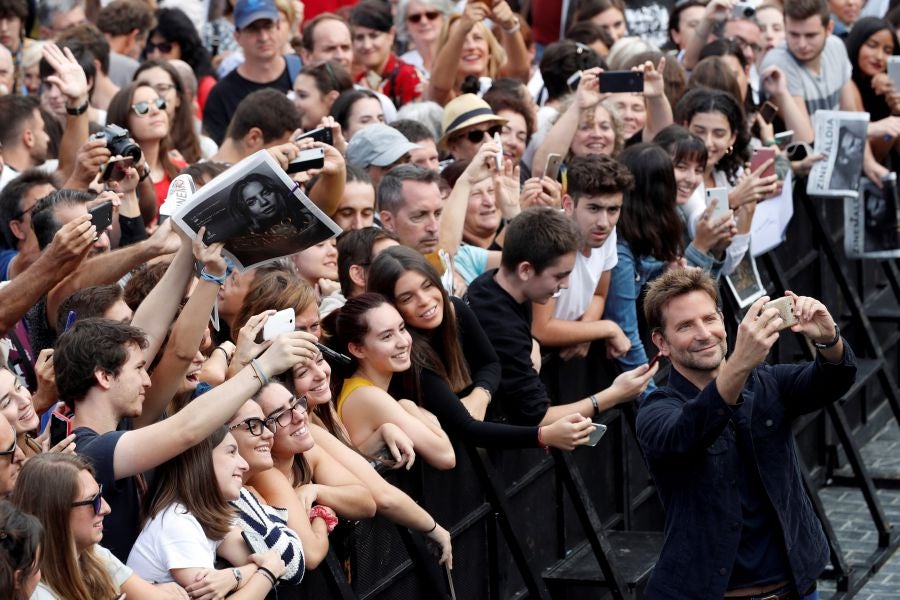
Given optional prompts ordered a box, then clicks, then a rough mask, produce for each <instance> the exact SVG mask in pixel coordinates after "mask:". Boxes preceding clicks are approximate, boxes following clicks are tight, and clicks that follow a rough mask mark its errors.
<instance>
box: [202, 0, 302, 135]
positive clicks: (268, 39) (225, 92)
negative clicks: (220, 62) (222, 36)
mask: <svg viewBox="0 0 900 600" xmlns="http://www.w3.org/2000/svg"><path fill="white" fill-rule="evenodd" d="M280 18H281V17H280V14H279V12H278V8H277V7H276V6H275V3H274V2H273V1H272V0H239V1H238V3H237V4H236V5H235V7H234V27H235V31H234V39H235V40H236V41H237V43H238V44H239V45H240V46H241V49H242V50H243V52H244V62H243V64H241V65H240V66H239V67H237V68H236V69H235V70H233V71H232V72H231V73H229V74H228V75H226V76H225V77H224V78H223V79H221V80H219V82H218V83H216V85H215V86H214V87H213V89H212V91H210V93H209V98H207V100H206V106H205V107H204V109H203V129H204V131H205V132H206V134H207V135H208V136H209V137H211V138H212V139H213V140H214V141H215V142H216V143H217V144H221V143H222V139H223V138H224V137H225V130H226V129H227V128H228V123H229V121H231V117H232V115H234V112H235V111H236V110H237V107H238V104H240V103H241V100H243V99H244V98H245V97H246V96H248V95H249V94H251V93H253V92H255V91H256V90H260V89H263V88H268V87H271V88H275V89H278V90H281V91H282V92H284V93H287V92H289V91H290V90H291V88H292V87H293V83H294V77H296V75H297V72H298V71H299V70H300V58H299V57H298V56H296V55H289V56H282V55H281V53H280V47H279V44H278V39H277V38H278V36H277V33H278V29H277V28H278V22H279V20H280Z"/></svg>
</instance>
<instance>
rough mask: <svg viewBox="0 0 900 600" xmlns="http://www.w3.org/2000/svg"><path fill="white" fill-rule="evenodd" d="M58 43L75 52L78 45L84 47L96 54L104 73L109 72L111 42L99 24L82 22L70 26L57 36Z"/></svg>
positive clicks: (76, 54) (95, 56)
mask: <svg viewBox="0 0 900 600" xmlns="http://www.w3.org/2000/svg"><path fill="white" fill-rule="evenodd" d="M56 44H57V45H58V46H59V47H60V48H63V47H68V48H70V49H71V50H72V53H73V54H75V56H76V58H77V57H78V53H77V52H76V51H75V48H77V47H83V48H85V49H87V50H88V51H89V52H90V53H91V54H93V55H94V58H96V59H97V60H98V61H99V62H100V70H101V71H102V72H103V74H104V75H105V74H107V73H109V42H108V41H106V36H105V35H103V32H101V31H100V30H99V29H97V26H96V25H94V24H93V23H82V24H81V25H75V26H74V27H69V28H68V29H66V30H65V31H64V32H63V33H61V34H60V35H59V37H57V38H56Z"/></svg>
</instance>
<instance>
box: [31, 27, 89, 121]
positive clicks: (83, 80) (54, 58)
mask: <svg viewBox="0 0 900 600" xmlns="http://www.w3.org/2000/svg"><path fill="white" fill-rule="evenodd" d="M41 54H42V55H43V57H44V59H45V60H46V61H47V64H49V65H50V66H51V67H52V68H53V70H54V71H55V72H56V74H54V75H51V76H49V77H47V79H46V81H47V83H49V84H51V85H55V86H57V87H58V88H59V91H60V92H62V94H63V95H64V96H65V97H66V98H67V99H68V102H67V105H68V106H69V107H70V108H80V107H81V106H83V105H84V103H85V102H87V101H88V83H87V76H86V75H85V74H84V69H82V68H81V65H79V64H78V61H77V60H75V55H73V54H72V51H71V50H69V49H68V48H63V49H62V50H60V48H59V46H57V45H56V44H54V43H53V42H49V43H47V44H45V45H44V46H43V48H41Z"/></svg>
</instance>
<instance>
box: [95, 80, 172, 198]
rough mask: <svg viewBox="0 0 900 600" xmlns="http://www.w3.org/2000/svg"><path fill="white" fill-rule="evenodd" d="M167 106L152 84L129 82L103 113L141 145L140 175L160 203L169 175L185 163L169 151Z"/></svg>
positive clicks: (170, 147)
mask: <svg viewBox="0 0 900 600" xmlns="http://www.w3.org/2000/svg"><path fill="white" fill-rule="evenodd" d="M166 107H167V103H166V99H165V98H164V97H162V96H160V95H159V92H157V91H156V89H154V88H153V86H152V85H150V84H149V83H137V82H132V83H129V84H128V85H126V86H124V87H122V88H121V89H120V90H119V91H118V92H117V93H116V95H115V96H113V98H112V100H110V102H109V110H108V112H107V114H106V122H107V123H112V124H115V125H118V126H120V127H124V128H125V129H127V130H128V131H129V133H130V134H131V137H132V138H134V141H136V142H137V143H138V145H140V147H141V152H143V154H144V160H145V161H146V162H147V167H148V168H149V171H148V172H147V173H144V174H141V177H142V178H143V177H150V180H151V181H152V182H153V187H154V188H155V189H156V202H157V205H159V206H161V205H162V203H163V202H165V200H166V196H168V194H169V184H170V183H171V182H172V179H174V178H175V177H176V176H177V175H178V173H179V171H180V170H181V169H183V168H184V167H186V166H187V163H185V162H184V161H183V160H181V159H180V158H177V157H174V158H173V156H172V155H171V153H170V152H171V150H172V149H173V148H172V146H171V144H172V141H171V138H170V136H169V131H170V128H171V123H170V121H169V114H168V112H166Z"/></svg>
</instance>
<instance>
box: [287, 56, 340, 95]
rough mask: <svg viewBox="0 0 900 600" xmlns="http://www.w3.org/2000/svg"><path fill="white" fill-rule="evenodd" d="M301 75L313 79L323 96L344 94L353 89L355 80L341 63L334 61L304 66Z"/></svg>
mask: <svg viewBox="0 0 900 600" xmlns="http://www.w3.org/2000/svg"><path fill="white" fill-rule="evenodd" d="M299 75H306V76H307V77H311V78H312V80H313V81H314V82H315V84H316V89H317V90H319V92H320V93H321V94H327V93H328V92H337V93H338V95H340V94H343V93H344V92H346V91H347V90H352V89H353V79H352V78H351V77H350V73H348V72H347V69H345V68H344V67H343V66H342V65H341V64H340V63H338V62H336V61H333V60H326V61H322V62H315V63H312V64H309V65H304V66H303V68H302V69H300V73H299Z"/></svg>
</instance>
